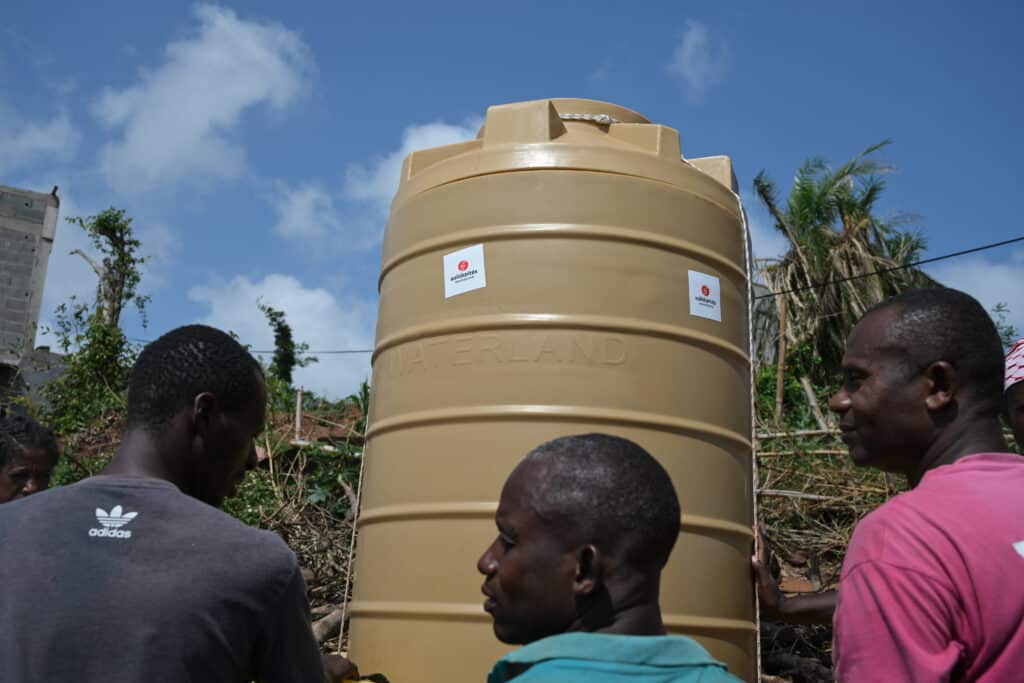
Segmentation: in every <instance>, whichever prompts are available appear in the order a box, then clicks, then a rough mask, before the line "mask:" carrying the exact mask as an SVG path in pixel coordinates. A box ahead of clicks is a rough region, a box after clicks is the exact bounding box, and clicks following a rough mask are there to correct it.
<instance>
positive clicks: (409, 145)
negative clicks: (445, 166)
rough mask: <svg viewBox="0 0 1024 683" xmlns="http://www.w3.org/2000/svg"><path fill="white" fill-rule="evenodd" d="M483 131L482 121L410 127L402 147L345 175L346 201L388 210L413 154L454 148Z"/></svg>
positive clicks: (404, 132)
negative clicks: (420, 151)
mask: <svg viewBox="0 0 1024 683" xmlns="http://www.w3.org/2000/svg"><path fill="white" fill-rule="evenodd" d="M479 128H480V121H479V120H470V121H467V122H466V123H465V124H463V125H454V126H453V125H451V124H448V123H442V122H440V121H438V122H434V123H425V124H419V125H413V126H409V127H408V128H406V129H405V130H404V131H403V132H402V145H401V147H399V148H398V149H397V150H395V151H394V152H391V153H390V154H388V155H386V156H383V157H379V158H377V159H374V160H373V162H372V163H370V164H368V165H362V164H352V165H350V166H349V167H348V169H347V170H346V171H345V197H346V198H347V199H351V200H356V201H366V202H374V203H376V204H378V206H380V207H383V208H384V210H385V211H386V210H387V207H388V205H389V204H390V202H391V199H392V197H393V196H394V194H395V190H397V189H398V181H399V179H400V178H401V175H402V161H403V160H404V159H405V157H407V156H408V155H409V154H411V153H412V152H415V151H416V150H419V149H427V148H429V147H440V146H442V145H452V144H455V143H456V142H464V141H466V140H472V139H473V138H474V137H476V132H477V130H478V129H479Z"/></svg>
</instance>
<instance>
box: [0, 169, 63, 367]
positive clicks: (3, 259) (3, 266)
mask: <svg viewBox="0 0 1024 683" xmlns="http://www.w3.org/2000/svg"><path fill="white" fill-rule="evenodd" d="M59 207H60V200H59V199H57V197H56V195H55V194H41V193H38V192H30V191H28V190H19V189H17V188H13V187H4V186H0V365H7V366H17V365H18V364H19V363H20V362H21V359H22V358H23V357H24V356H25V354H27V353H29V352H30V351H32V347H33V345H34V343H35V338H36V328H37V326H38V324H39V309H40V306H41V305H42V302H43V285H44V283H45V281H46V267H47V264H48V263H49V260H50V251H51V250H52V248H53V238H54V235H55V233H56V230H57V214H58V208H59Z"/></svg>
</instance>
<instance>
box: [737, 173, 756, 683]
mask: <svg viewBox="0 0 1024 683" xmlns="http://www.w3.org/2000/svg"><path fill="white" fill-rule="evenodd" d="M732 194H733V196H734V197H736V203H737V204H739V207H740V218H741V219H742V223H743V260H744V265H745V267H746V271H747V353H748V358H749V359H750V366H749V372H750V379H749V381H750V391H749V392H748V393H749V394H750V442H751V444H753V447H752V448H751V451H750V478H751V483H750V486H751V488H750V492H751V494H752V497H753V500H754V555H755V556H756V555H757V551H758V536H757V530H758V523H757V521H758V520H757V484H758V481H759V478H758V472H757V439H756V438H755V436H756V434H757V414H756V412H755V411H756V403H755V399H754V386H755V373H754V271H753V266H754V254H753V251H754V245H753V240H751V237H750V224H749V223H748V222H747V210H746V209H745V208H744V207H743V198H742V197H740V195H739V193H738V192H733V193H732ZM754 625H755V626H756V628H757V633H760V632H761V604H760V600H759V598H758V595H757V590H756V589H755V590H754ZM754 653H755V654H754V665H755V671H756V673H757V676H758V680H760V676H761V639H760V638H755V639H754Z"/></svg>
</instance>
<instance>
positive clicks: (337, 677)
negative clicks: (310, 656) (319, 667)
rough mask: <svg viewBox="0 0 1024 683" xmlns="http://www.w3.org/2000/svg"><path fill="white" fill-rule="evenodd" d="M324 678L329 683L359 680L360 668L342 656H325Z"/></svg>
mask: <svg viewBox="0 0 1024 683" xmlns="http://www.w3.org/2000/svg"><path fill="white" fill-rule="evenodd" d="M323 660H324V676H325V680H326V681H327V683H342V681H354V680H358V679H359V667H357V666H356V665H355V664H354V663H353V662H351V661H350V660H348V659H347V658H345V657H342V656H341V655H323Z"/></svg>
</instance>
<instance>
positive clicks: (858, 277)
mask: <svg viewBox="0 0 1024 683" xmlns="http://www.w3.org/2000/svg"><path fill="white" fill-rule="evenodd" d="M1014 242H1024V235H1022V236H1021V237H1014V238H1013V239H1009V240H1003V241H1002V242H993V243H992V244H986V245H983V246H980V247H974V248H973V249H964V250H963V251H954V252H953V253H951V254H943V255H942V256H935V257H932V258H926V259H921V260H920V261H914V262H913V263H907V264H905V265H902V266H893V267H892V268H882V269H881V270H874V271H872V272H870V273H861V274H860V275H851V276H850V277H844V278H840V279H839V280H829V281H828V282H819V283H818V284H814V285H807V286H805V287H794V288H792V289H784V290H782V291H781V292H768V293H767V294H759V295H757V296H755V297H754V300H755V301H756V300H757V299H768V298H770V297H774V296H780V295H782V294H791V293H793V292H804V291H807V290H809V289H821V288H822V287H828V286H829V285H838V284H840V283H843V282H850V281H851V280H861V279H863V278H866V277H871V276H873V275H881V274H883V273H892V272H895V271H897V270H906V269H907V268H916V267H917V266H923V265H924V264H926V263H935V262H936V261H945V260H946V259H951V258H954V257H956V256H965V255H967V254H974V253H976V252H979V251H985V250H986V249H995V248H996V247H1004V246H1006V245H1007V244H1013V243H1014Z"/></svg>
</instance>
